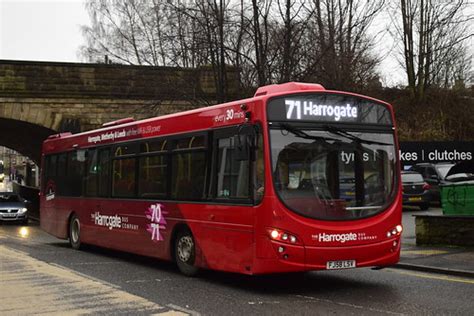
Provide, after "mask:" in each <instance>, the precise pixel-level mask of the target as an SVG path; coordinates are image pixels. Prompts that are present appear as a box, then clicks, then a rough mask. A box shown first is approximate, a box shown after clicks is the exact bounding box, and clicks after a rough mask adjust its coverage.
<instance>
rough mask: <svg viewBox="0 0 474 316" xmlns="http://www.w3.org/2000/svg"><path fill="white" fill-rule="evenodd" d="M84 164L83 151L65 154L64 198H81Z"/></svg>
mask: <svg viewBox="0 0 474 316" xmlns="http://www.w3.org/2000/svg"><path fill="white" fill-rule="evenodd" d="M85 163H86V152H85V150H81V149H80V150H77V151H71V152H69V153H68V154H67V166H68V171H67V177H66V180H65V181H64V183H61V185H63V186H64V190H65V191H64V195H66V196H81V195H82V181H83V177H84V170H85Z"/></svg>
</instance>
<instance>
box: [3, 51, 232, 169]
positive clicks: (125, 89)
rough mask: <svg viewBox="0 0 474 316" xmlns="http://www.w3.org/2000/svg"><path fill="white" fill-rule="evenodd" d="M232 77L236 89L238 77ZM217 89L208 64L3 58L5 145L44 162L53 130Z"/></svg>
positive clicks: (168, 105) (169, 106)
mask: <svg viewBox="0 0 474 316" xmlns="http://www.w3.org/2000/svg"><path fill="white" fill-rule="evenodd" d="M235 75H236V72H235V71H234V70H231V71H229V72H228V77H229V76H231V77H232V78H233V77H235ZM229 81H230V82H231V84H230V88H229V90H230V91H234V93H235V92H236V91H237V86H236V85H232V82H235V83H236V82H237V80H232V79H231V80H229ZM215 91H216V90H215V84H214V77H213V75H212V71H211V69H210V68H206V67H204V68H199V69H181V68H180V69H178V68H169V67H148V66H126V65H115V64H110V65H109V64H81V63H57V62H31V61H11V60H0V145H2V146H5V147H9V148H12V149H14V150H16V151H18V152H20V153H21V154H23V155H25V156H28V157H30V158H31V159H32V160H33V161H35V162H36V163H37V164H39V162H40V159H41V144H42V142H43V140H44V139H46V138H47V137H48V136H49V135H51V134H54V133H57V132H64V131H71V132H73V133H76V132H81V131H86V130H90V129H93V128H97V127H99V126H101V125H102V124H103V123H105V122H110V121H114V120H117V119H121V118H125V117H134V118H135V119H142V118H148V117H152V116H157V115H163V114H167V113H173V112H177V111H182V110H186V109H190V108H195V107H199V106H205V105H208V104H210V103H211V101H209V100H212V99H213V98H214V97H215Z"/></svg>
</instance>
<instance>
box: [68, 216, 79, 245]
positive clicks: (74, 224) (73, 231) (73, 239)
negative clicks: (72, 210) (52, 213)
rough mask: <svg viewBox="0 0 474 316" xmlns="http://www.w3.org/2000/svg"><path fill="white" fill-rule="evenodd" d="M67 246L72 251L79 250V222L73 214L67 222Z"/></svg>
mask: <svg viewBox="0 0 474 316" xmlns="http://www.w3.org/2000/svg"><path fill="white" fill-rule="evenodd" d="M69 244H70V245H71V247H72V248H73V249H76V250H78V249H80V248H81V222H80V221H79V218H78V217H77V216H76V215H75V214H74V215H72V217H71V221H70V222H69Z"/></svg>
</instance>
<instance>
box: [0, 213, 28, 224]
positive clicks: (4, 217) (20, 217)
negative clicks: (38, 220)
mask: <svg viewBox="0 0 474 316" xmlns="http://www.w3.org/2000/svg"><path fill="white" fill-rule="evenodd" d="M27 219H28V214H27V213H23V214H17V213H0V221H2V222H16V221H26V220H27Z"/></svg>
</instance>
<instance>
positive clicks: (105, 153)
mask: <svg viewBox="0 0 474 316" xmlns="http://www.w3.org/2000/svg"><path fill="white" fill-rule="evenodd" d="M97 166H98V174H99V177H98V178H99V179H98V186H99V187H98V195H99V196H108V195H109V192H110V185H109V181H110V149H109V148H102V149H99V158H98V164H97Z"/></svg>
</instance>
